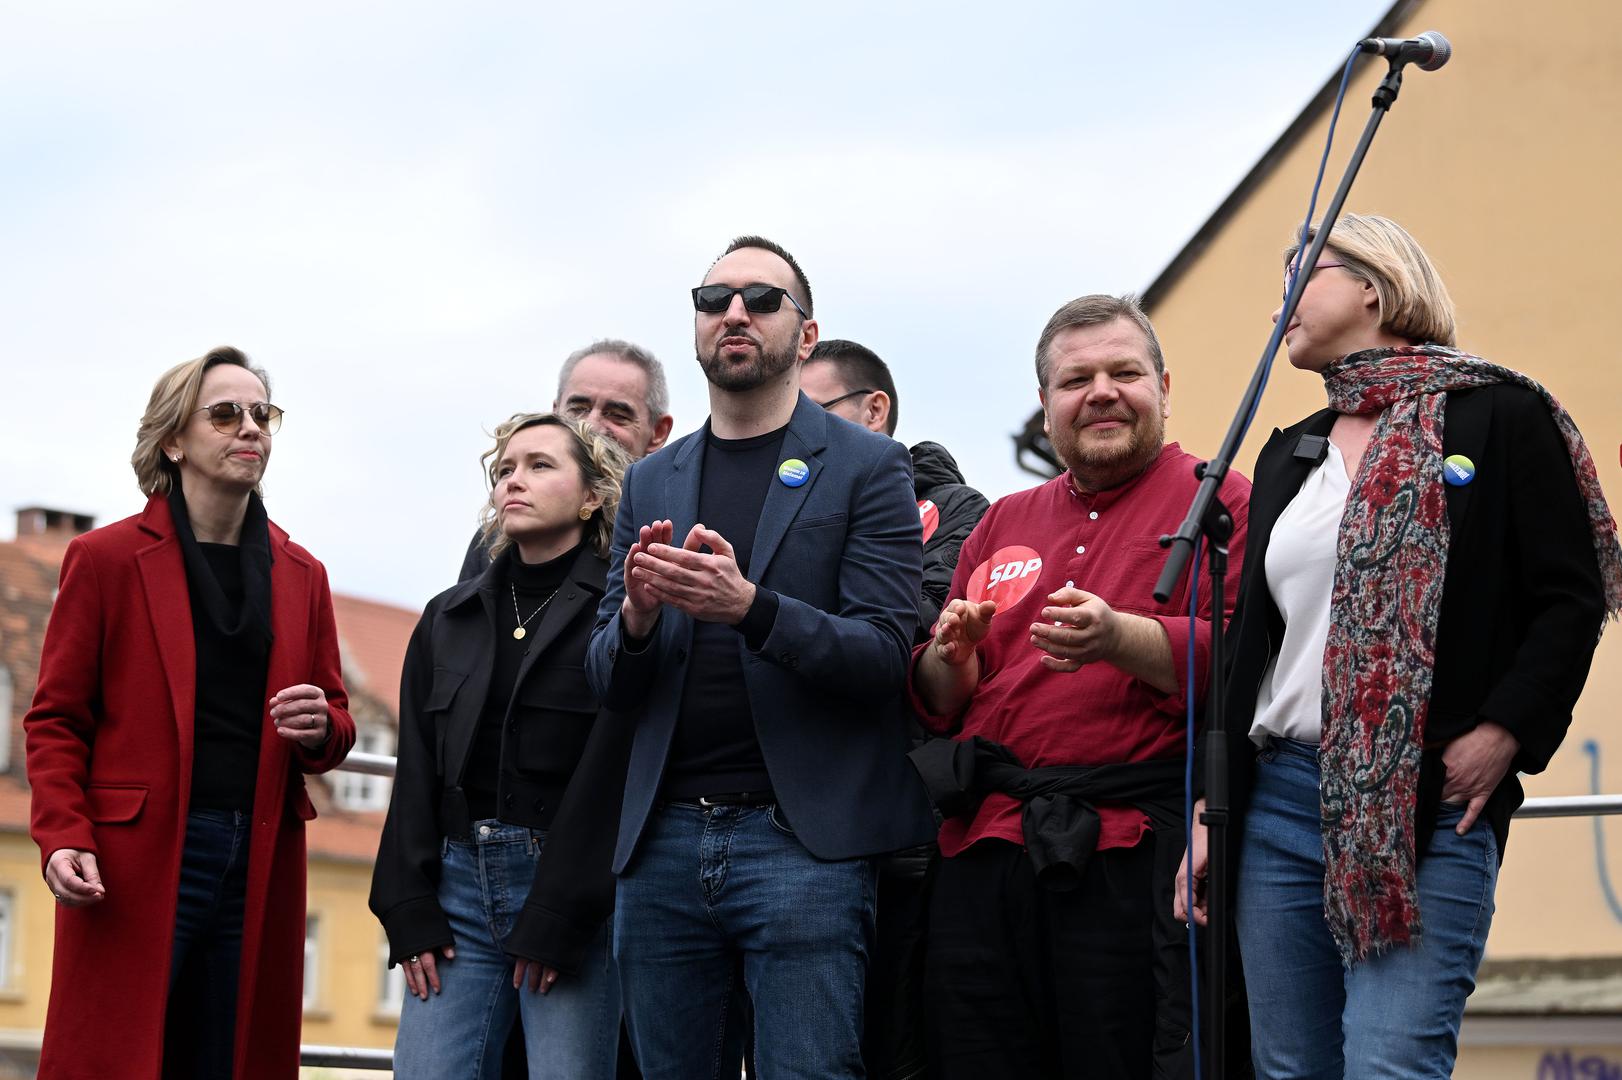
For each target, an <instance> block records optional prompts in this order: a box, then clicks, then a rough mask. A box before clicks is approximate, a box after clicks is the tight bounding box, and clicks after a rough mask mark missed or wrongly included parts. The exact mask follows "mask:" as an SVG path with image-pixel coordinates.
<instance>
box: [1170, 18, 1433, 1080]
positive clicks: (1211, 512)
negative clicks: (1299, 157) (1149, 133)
mask: <svg viewBox="0 0 1622 1080" xmlns="http://www.w3.org/2000/svg"><path fill="white" fill-rule="evenodd" d="M1434 36H1435V37H1436V38H1437V39H1438V40H1440V41H1441V42H1442V44H1443V45H1444V46H1445V45H1446V39H1443V38H1441V36H1440V35H1434ZM1371 40H1372V39H1371ZM1364 49H1365V51H1376V50H1370V49H1368V48H1367V44H1365V46H1364ZM1413 59H1414V57H1412V56H1409V55H1406V54H1404V53H1398V54H1397V55H1393V56H1392V57H1391V61H1390V68H1389V70H1388V71H1387V72H1386V75H1385V78H1384V79H1382V80H1381V81H1380V85H1379V86H1378V87H1377V88H1376V89H1375V91H1374V101H1373V105H1374V107H1373V110H1372V112H1371V113H1370V115H1369V119H1368V123H1367V124H1366V125H1365V126H1364V128H1363V135H1362V137H1361V138H1360V139H1359V140H1358V143H1357V147H1356V148H1355V149H1354V150H1353V151H1352V156H1351V160H1350V161H1348V162H1347V164H1346V171H1345V173H1344V174H1343V175H1342V177H1341V181H1340V187H1339V188H1338V189H1336V191H1335V197H1334V198H1333V199H1332V200H1330V203H1329V207H1328V209H1326V210H1325V211H1324V216H1323V223H1322V225H1320V227H1319V228H1318V231H1317V233H1316V234H1315V235H1314V236H1313V238H1312V243H1311V244H1310V245H1309V246H1308V248H1307V252H1306V254H1305V255H1303V256H1301V260H1300V264H1299V266H1300V269H1299V271H1298V272H1297V273H1296V275H1295V278H1294V280H1293V281H1291V282H1290V288H1289V291H1288V293H1287V294H1286V296H1285V298H1284V307H1283V309H1282V310H1281V311H1280V312H1279V317H1278V321H1277V323H1276V324H1275V325H1274V327H1273V333H1272V335H1271V336H1270V337H1269V338H1268V341H1267V346H1266V348H1265V349H1263V351H1262V355H1261V358H1260V359H1259V360H1258V361H1257V363H1256V369H1255V372H1254V373H1253V374H1252V375H1251V377H1250V384H1249V385H1248V386H1247V387H1246V388H1245V394H1244V397H1243V398H1242V399H1241V400H1240V402H1239V408H1238V410H1237V411H1236V412H1235V414H1234V417H1233V421H1232V422H1231V423H1230V424H1229V425H1228V433H1227V435H1226V436H1224V437H1223V440H1222V445H1221V447H1220V448H1219V449H1218V450H1217V453H1216V456H1215V457H1213V458H1212V459H1211V460H1210V461H1207V462H1204V463H1202V464H1201V465H1199V466H1198V467H1197V468H1196V470H1195V475H1196V476H1197V477H1199V480H1200V486H1199V489H1198V491H1196V492H1195V495H1194V501H1193V503H1192V504H1190V506H1189V509H1188V516H1187V517H1185V518H1184V519H1183V523H1182V525H1181V526H1179V527H1178V529H1177V531H1176V532H1175V533H1173V534H1172V535H1170V536H1162V537H1161V538H1160V546H1161V547H1164V548H1168V549H1169V550H1168V552H1167V555H1166V563H1165V566H1164V567H1163V568H1162V569H1161V572H1160V578H1159V580H1158V581H1157V582H1156V583H1155V590H1154V597H1155V599H1156V600H1157V601H1159V602H1160V603H1163V604H1164V603H1167V602H1169V601H1170V600H1171V597H1172V593H1173V590H1174V589H1175V588H1176V586H1177V582H1178V580H1179V579H1181V578H1182V576H1183V571H1184V570H1185V569H1186V568H1187V566H1188V561H1189V557H1190V555H1192V554H1193V551H1194V544H1195V541H1196V540H1198V539H1201V538H1203V540H1204V542H1205V544H1206V549H1207V551H1208V553H1209V556H1210V558H1209V568H1210V575H1211V579H1210V580H1211V584H1210V589H1211V611H1212V612H1213V613H1214V615H1215V617H1214V618H1212V620H1211V677H1210V691H1209V694H1208V696H1207V705H1206V710H1205V734H1204V736H1203V737H1202V739H1201V743H1202V744H1203V747H1204V750H1203V753H1204V775H1205V811H1204V813H1202V814H1201V816H1200V821H1201V822H1202V823H1203V824H1204V825H1205V826H1206V829H1207V839H1206V851H1207V853H1208V863H1207V867H1208V869H1207V876H1206V912H1207V916H1208V926H1207V930H1206V943H1205V944H1206V957H1205V980H1204V982H1205V987H1204V994H1203V1001H1204V1002H1205V1004H1206V1008H1205V1009H1204V1013H1205V1018H1204V1026H1205V1029H1206V1031H1207V1032H1208V1038H1207V1039H1206V1047H1207V1053H1206V1057H1205V1060H1206V1061H1207V1063H1208V1064H1207V1066H1206V1070H1205V1071H1206V1075H1207V1076H1208V1077H1210V1078H1212V1080H1221V1078H1222V1077H1223V1076H1224V1075H1225V1073H1226V1058H1225V1054H1226V1052H1227V1031H1226V1023H1227V1016H1226V1012H1227V1009H1226V1003H1227V999H1226V992H1227V978H1228V935H1229V933H1230V930H1229V927H1230V924H1231V917H1230V915H1229V911H1228V899H1229V896H1230V889H1229V885H1228V864H1229V860H1228V851H1229V847H1228V825H1229V814H1230V812H1231V804H1230V800H1229V790H1228V775H1229V773H1228V731H1227V725H1226V722H1225V717H1224V712H1225V709H1226V705H1227V671H1226V657H1225V655H1224V651H1225V647H1224V640H1223V639H1224V636H1225V629H1226V627H1225V623H1226V620H1225V619H1224V618H1223V617H1222V612H1223V611H1224V610H1225V603H1226V597H1225V596H1224V595H1223V593H1224V579H1225V578H1226V576H1227V572H1228V541H1229V539H1230V538H1231V537H1232V536H1233V515H1232V514H1230V513H1229V512H1228V510H1227V508H1226V507H1224V506H1223V505H1222V502H1221V500H1220V499H1218V498H1217V491H1218V489H1219V488H1220V487H1221V486H1222V481H1223V480H1224V479H1225V478H1226V477H1227V475H1228V470H1229V469H1230V468H1232V467H1233V459H1234V456H1235V455H1236V454H1237V453H1238V451H1239V444H1240V443H1241V442H1242V441H1243V440H1244V435H1245V431H1246V429H1248V428H1249V426H1250V420H1251V417H1252V416H1253V415H1254V413H1255V411H1256V407H1257V404H1258V402H1259V401H1260V399H1261V393H1262V388H1263V387H1264V386H1265V385H1266V383H1267V374H1268V370H1269V368H1270V367H1271V366H1272V361H1273V357H1274V356H1275V355H1276V354H1277V353H1278V349H1279V346H1280V345H1281V344H1282V343H1283V340H1284V329H1285V327H1287V326H1289V324H1290V319H1291V318H1292V317H1293V316H1294V314H1295V309H1296V307H1297V306H1298V305H1299V304H1300V302H1301V294H1302V293H1303V292H1304V291H1306V287H1307V281H1308V280H1309V279H1310V278H1311V277H1312V271H1313V269H1314V268H1315V267H1316V266H1317V265H1318V256H1319V255H1320V254H1322V252H1323V249H1324V244H1325V243H1326V242H1327V241H1328V239H1329V234H1330V231H1331V230H1332V229H1333V227H1334V223H1335V221H1336V220H1337V219H1338V218H1339V217H1340V212H1341V208H1342V207H1343V206H1344V205H1345V203H1346V196H1347V195H1348V194H1349V193H1350V192H1351V189H1352V181H1353V180H1355V179H1356V178H1357V173H1358V170H1359V169H1360V168H1362V165H1363V158H1364V157H1365V156H1366V155H1367V154H1368V150H1369V146H1370V144H1371V143H1373V142H1374V134H1375V132H1376V131H1377V130H1379V127H1380V121H1381V120H1382V119H1384V118H1385V114H1386V113H1387V111H1389V110H1390V108H1391V106H1392V104H1393V103H1394V102H1395V101H1396V100H1397V94H1398V92H1399V91H1400V90H1401V89H1402V69H1403V67H1404V65H1405V64H1407V63H1409V62H1410V61H1411V60H1413ZM1442 60H1443V61H1445V60H1446V56H1445V55H1444V56H1443V58H1442ZM1430 66H1435V67H1439V66H1441V64H1440V63H1439V62H1437V63H1434V64H1432V65H1430ZM1196 572H1198V571H1197V570H1196Z"/></svg>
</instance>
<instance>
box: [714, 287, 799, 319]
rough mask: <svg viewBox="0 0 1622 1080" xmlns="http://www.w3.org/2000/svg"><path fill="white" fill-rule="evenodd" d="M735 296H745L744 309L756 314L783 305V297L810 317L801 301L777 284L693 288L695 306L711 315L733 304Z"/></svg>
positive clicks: (795, 308)
mask: <svg viewBox="0 0 1622 1080" xmlns="http://www.w3.org/2000/svg"><path fill="white" fill-rule="evenodd" d="M734 296H741V297H743V306H744V310H746V311H751V312H753V313H754V314H756V315H767V314H770V313H771V312H773V311H776V310H777V309H778V308H780V307H782V306H783V298H784V297H788V302H789V303H791V304H793V305H794V310H795V311H798V312H799V313H800V318H802V319H809V318H810V317H811V316H809V315H807V314H806V313H805V308H803V307H801V306H800V302H799V301H798V300H796V299H794V297H792V296H789V293H788V290H787V289H780V288H778V287H777V286H776V285H745V286H744V287H743V288H741V289H734V288H733V287H732V286H731V285H700V286H699V287H698V288H696V289H694V290H693V308H694V310H697V311H702V312H705V313H706V314H709V315H719V314H721V312H723V311H725V310H726V309H727V308H729V307H731V306H732V298H733V297H734Z"/></svg>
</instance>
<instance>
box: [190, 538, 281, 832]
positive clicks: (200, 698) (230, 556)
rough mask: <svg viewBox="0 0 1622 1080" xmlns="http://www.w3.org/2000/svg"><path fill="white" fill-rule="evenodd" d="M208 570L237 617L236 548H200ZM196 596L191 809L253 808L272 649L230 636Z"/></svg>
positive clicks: (239, 570) (238, 568)
mask: <svg viewBox="0 0 1622 1080" xmlns="http://www.w3.org/2000/svg"><path fill="white" fill-rule="evenodd" d="M197 546H198V548H199V549H201V551H202V553H203V558H204V560H205V561H206V562H207V563H208V569H209V571H210V572H212V573H213V575H214V580H215V581H216V582H218V583H219V586H220V590H221V591H222V592H223V593H225V601H226V605H227V607H228V608H229V609H230V611H231V613H232V614H233V615H234V614H236V613H237V612H240V611H241V610H242V601H243V583H242V553H241V552H242V549H241V548H239V547H237V546H236V545H234V544H198V545H197ZM201 591H202V590H201V589H200V588H198V587H196V586H195V585H194V586H193V587H192V588H191V589H190V590H189V592H190V594H191V609H192V634H193V638H194V640H195V642H196V646H197V703H196V707H195V711H194V715H195V717H196V719H195V726H194V728H193V736H192V738H193V740H194V741H193V748H192V772H191V805H192V807H193V808H196V809H206V810H243V811H251V810H252V809H253V790H254V786H255V783H256V782H257V780H258V777H259V739H260V737H261V735H262V727H261V725H262V724H266V723H269V722H270V721H269V720H268V719H266V709H267V707H268V706H267V704H266V699H267V697H268V694H267V693H266V688H265V680H266V679H267V678H268V677H269V665H270V650H269V649H268V648H264V647H261V646H259V645H256V644H252V643H251V642H252V641H253V640H254V639H252V638H251V637H248V636H238V637H234V638H233V637H227V636H226V635H225V634H224V633H222V632H221V631H220V629H219V628H218V627H217V626H215V624H214V621H213V620H212V619H210V618H209V617H208V614H207V612H206V611H205V610H204V609H203V606H202V599H201Z"/></svg>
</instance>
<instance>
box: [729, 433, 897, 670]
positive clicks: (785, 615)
mask: <svg viewBox="0 0 1622 1080" xmlns="http://www.w3.org/2000/svg"><path fill="white" fill-rule="evenodd" d="M921 536H922V529H921V527H920V525H919V521H918V503H917V501H916V500H915V499H914V498H913V492H912V462H911V459H910V458H909V457H908V456H907V450H906V447H904V446H902V445H901V444H900V443H898V442H892V443H891V445H890V446H888V447H886V448H885V449H884V451H883V452H882V453H881V454H880V456H879V457H878V458H877V459H875V461H874V464H873V466H872V468H871V469H869V471H868V473H867V475H866V476H864V477H863V478H862V480H861V481H860V483H859V484H858V486H857V488H856V490H855V492H854V498H853V501H852V504H851V514H850V525H849V529H848V531H847V532H846V534H845V548H844V552H843V554H842V555H841V558H840V564H839V610H838V611H837V612H827V611H823V610H822V609H821V608H818V607H814V606H813V605H811V604H808V603H806V602H805V601H803V600H799V599H797V598H795V597H792V596H788V595H786V594H784V593H778V594H777V598H778V605H777V619H776V621H774V622H773V623H772V628H771V633H769V634H768V635H767V636H766V640H765V642H764V643H763V644H762V646H761V648H760V650H759V654H760V656H761V658H762V659H764V660H768V661H771V662H772V663H780V664H784V665H787V666H791V667H792V668H793V669H794V670H795V671H796V672H797V673H798V674H799V675H801V676H802V677H803V678H806V679H809V680H812V681H813V682H815V683H816V684H817V685H818V686H821V687H825V688H827V689H828V690H829V691H831V692H837V693H840V694H843V695H845V696H848V697H855V698H862V699H872V698H875V697H877V698H884V697H888V696H889V695H892V694H894V693H895V692H896V691H897V690H899V689H900V688H901V687H902V686H903V685H905V683H906V680H907V657H908V656H909V655H910V654H911V650H912V640H913V629H914V627H915V626H916V625H917V619H918V591H919V586H920V583H921V582H922V579H923V544H922V542H921Z"/></svg>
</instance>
